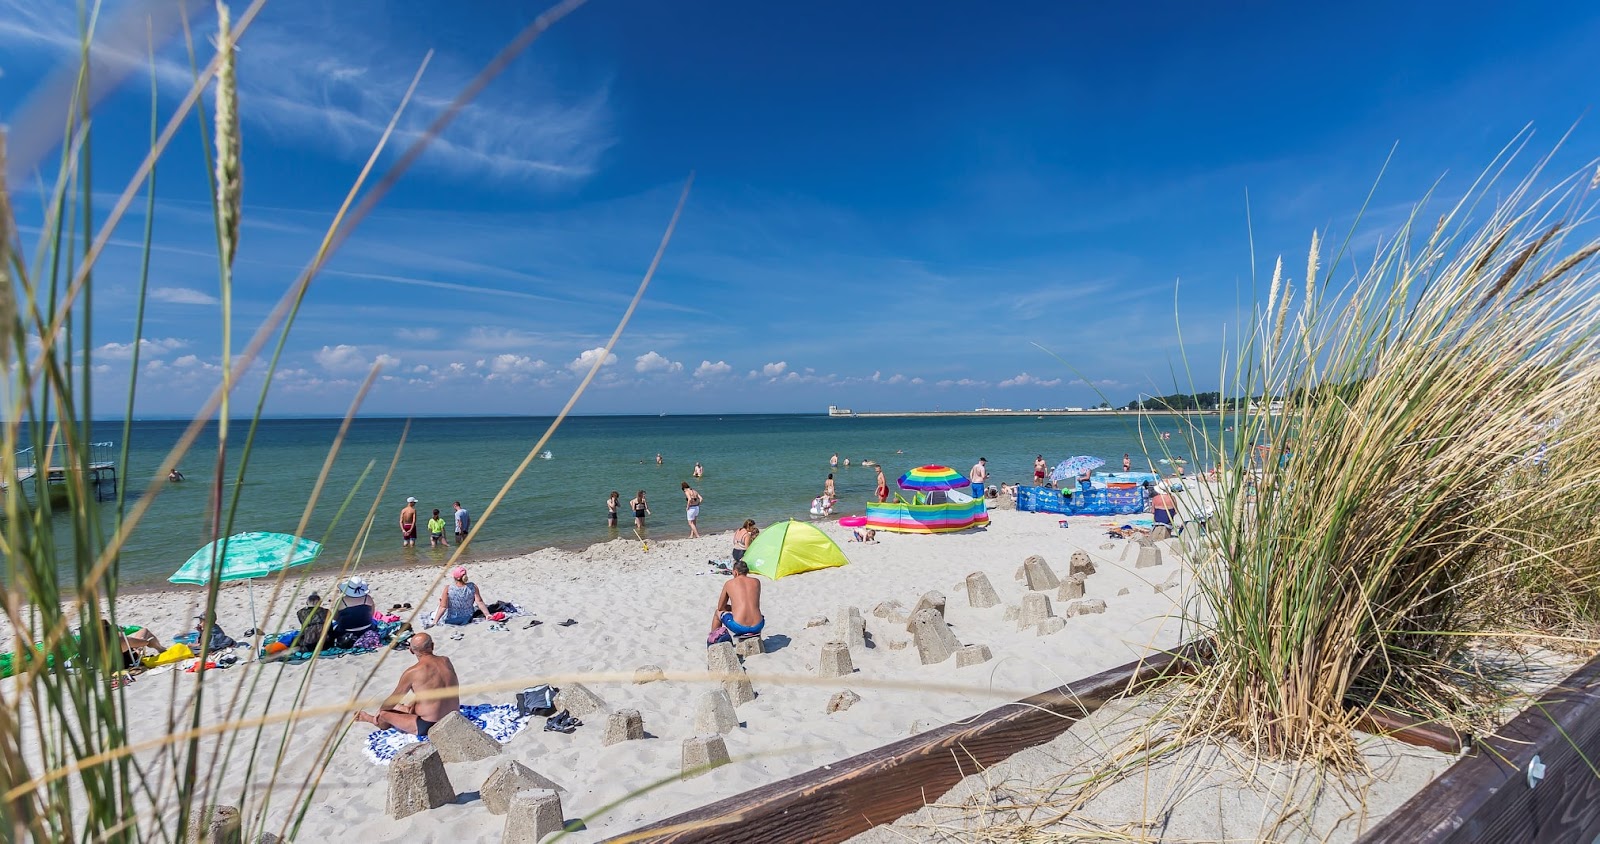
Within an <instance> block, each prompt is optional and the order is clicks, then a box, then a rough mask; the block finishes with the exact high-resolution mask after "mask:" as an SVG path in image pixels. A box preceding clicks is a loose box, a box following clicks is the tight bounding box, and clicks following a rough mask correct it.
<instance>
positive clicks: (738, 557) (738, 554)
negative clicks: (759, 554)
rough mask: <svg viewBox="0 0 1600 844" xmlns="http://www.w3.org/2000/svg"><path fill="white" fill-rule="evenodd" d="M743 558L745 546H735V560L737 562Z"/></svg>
mask: <svg viewBox="0 0 1600 844" xmlns="http://www.w3.org/2000/svg"><path fill="white" fill-rule="evenodd" d="M743 559H744V549H743V548H735V549H733V561H734V562H736V563H737V562H739V561H740V560H743Z"/></svg>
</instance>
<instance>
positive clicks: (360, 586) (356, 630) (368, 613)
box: [333, 574, 378, 647]
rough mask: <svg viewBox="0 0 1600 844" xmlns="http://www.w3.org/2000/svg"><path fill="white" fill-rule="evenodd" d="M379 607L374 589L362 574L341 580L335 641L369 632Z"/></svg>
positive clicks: (334, 622) (334, 617)
mask: <svg viewBox="0 0 1600 844" xmlns="http://www.w3.org/2000/svg"><path fill="white" fill-rule="evenodd" d="M377 609H378V602H377V601H376V600H374V599H373V597H372V589H371V588H370V587H368V586H367V581H366V580H365V579H363V578H362V577H361V575H358V574H353V575H350V576H349V577H347V578H345V579H344V580H341V581H339V604H338V606H337V607H336V608H335V610H334V614H333V636H334V641H339V640H340V639H341V638H344V637H348V636H352V635H353V636H360V635H361V634H362V633H365V632H367V630H369V629H371V628H372V614H373V612H375V611H376V610H377ZM346 647H348V646H346Z"/></svg>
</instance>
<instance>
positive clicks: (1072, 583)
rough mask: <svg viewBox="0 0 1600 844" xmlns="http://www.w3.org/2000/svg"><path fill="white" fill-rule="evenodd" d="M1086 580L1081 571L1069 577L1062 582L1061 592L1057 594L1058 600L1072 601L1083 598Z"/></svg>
mask: <svg viewBox="0 0 1600 844" xmlns="http://www.w3.org/2000/svg"><path fill="white" fill-rule="evenodd" d="M1084 580H1085V576H1084V574H1083V572H1081V571H1080V572H1078V573H1076V574H1070V575H1067V579H1066V580H1063V581H1062V582H1061V590H1060V591H1059V592H1057V593H1056V600H1058V601H1072V600H1076V599H1078V598H1082V597H1083V582H1084Z"/></svg>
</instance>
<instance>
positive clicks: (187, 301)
mask: <svg viewBox="0 0 1600 844" xmlns="http://www.w3.org/2000/svg"><path fill="white" fill-rule="evenodd" d="M150 298H151V299H154V300H156V301H157V302H168V303H170V304H173V305H215V304H218V302H219V301H220V300H218V299H217V297H215V296H213V295H211V294H210V293H206V292H204V291H201V290H195V289H194V288H191V287H157V288H156V289H154V290H152V291H150Z"/></svg>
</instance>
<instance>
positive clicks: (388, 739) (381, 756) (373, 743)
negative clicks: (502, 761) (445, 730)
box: [366, 703, 528, 765]
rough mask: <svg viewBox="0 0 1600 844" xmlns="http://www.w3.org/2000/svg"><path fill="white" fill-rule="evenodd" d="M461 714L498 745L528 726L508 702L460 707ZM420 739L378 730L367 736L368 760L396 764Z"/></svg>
mask: <svg viewBox="0 0 1600 844" xmlns="http://www.w3.org/2000/svg"><path fill="white" fill-rule="evenodd" d="M461 714H462V715H463V716H465V717H466V719H467V720H468V721H471V722H472V723H474V724H477V725H478V729H480V730H483V731H484V732H486V733H488V734H489V738H492V739H494V740H495V741H498V742H502V743H504V742H506V741H509V740H510V739H511V737H512V736H514V735H516V734H517V733H520V732H522V728H523V727H526V726H527V725H528V722H527V720H526V719H524V718H523V717H522V716H521V715H520V714H518V713H517V707H516V706H515V705H513V704H509V703H479V704H473V705H472V706H463V707H461ZM419 741H426V739H419V738H417V737H416V736H414V735H412V734H410V733H403V732H401V731H399V730H396V729H394V728H392V727H391V728H389V729H387V730H377V731H376V732H374V733H373V734H372V735H370V736H367V745H366V748H367V758H368V759H371V760H372V761H373V762H374V763H375V764H378V765H387V764H389V763H390V762H393V761H394V757H395V755H396V754H398V753H399V752H400V751H402V750H405V749H406V747H407V746H409V745H412V744H416V743H417V742H419Z"/></svg>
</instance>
